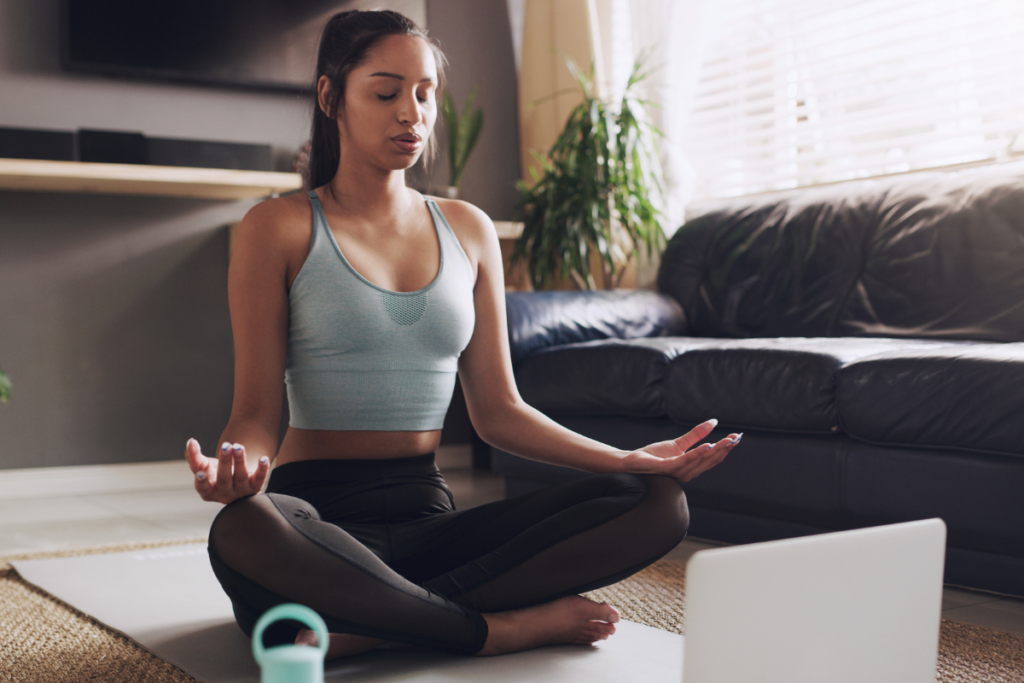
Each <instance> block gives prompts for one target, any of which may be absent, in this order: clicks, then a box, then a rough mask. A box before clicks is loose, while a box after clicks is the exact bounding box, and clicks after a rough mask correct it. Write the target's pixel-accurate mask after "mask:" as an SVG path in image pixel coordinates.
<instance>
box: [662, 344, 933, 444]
mask: <svg viewBox="0 0 1024 683" xmlns="http://www.w3.org/2000/svg"><path fill="white" fill-rule="evenodd" d="M947 344H948V343H947V342H930V341H910V340H904V339H884V338H853V337H848V338H844V337H824V338H822V337H819V338H802V337H785V338H775V339H731V340H718V341H717V343H715V344H708V345H704V346H701V347H699V348H696V347H695V348H693V349H692V350H688V351H687V352H686V353H684V354H682V355H679V356H678V357H677V358H675V360H673V361H672V363H671V365H670V366H669V368H668V376H667V379H666V381H665V412H666V414H667V415H668V416H669V417H670V418H672V419H673V420H675V421H676V422H680V423H694V422H700V421H702V420H707V419H710V418H717V419H718V420H719V421H721V422H722V424H725V425H730V426H731V427H733V428H749V429H762V430H768V431H786V432H811V433H814V432H819V433H828V432H834V431H838V430H839V424H840V423H839V414H838V412H837V410H836V402H835V387H836V379H835V378H836V372H837V371H838V370H839V368H840V367H841V366H843V365H844V364H845V363H849V362H851V361H854V360H856V359H858V358H864V357H867V356H872V355H875V354H878V353H881V352H884V351H893V350H896V349H905V348H910V349H925V348H936V347H939V346H943V345H947Z"/></svg>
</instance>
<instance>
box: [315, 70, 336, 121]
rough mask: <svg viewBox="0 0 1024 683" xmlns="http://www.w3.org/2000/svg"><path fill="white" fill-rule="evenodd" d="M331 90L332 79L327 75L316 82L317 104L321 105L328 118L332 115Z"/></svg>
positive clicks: (321, 109)
mask: <svg viewBox="0 0 1024 683" xmlns="http://www.w3.org/2000/svg"><path fill="white" fill-rule="evenodd" d="M331 90H332V88H331V79H330V78H328V77H327V76H321V77H320V78H319V79H318V80H317V82H316V99H317V104H318V106H319V107H320V111H322V112H323V113H324V115H325V116H327V118H330V117H331V114H330V106H331V105H330V100H331Z"/></svg>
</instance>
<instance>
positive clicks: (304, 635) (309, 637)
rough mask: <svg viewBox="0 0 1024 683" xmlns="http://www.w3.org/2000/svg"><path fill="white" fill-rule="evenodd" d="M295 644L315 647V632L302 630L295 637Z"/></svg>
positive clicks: (316, 640) (316, 641) (317, 641)
mask: <svg viewBox="0 0 1024 683" xmlns="http://www.w3.org/2000/svg"><path fill="white" fill-rule="evenodd" d="M295 644H296V645H309V646H310V647H316V646H317V645H318V644H319V640H318V639H317V637H316V632H315V631H310V630H309V629H308V628H304V629H301V630H300V631H299V633H298V635H296V636H295Z"/></svg>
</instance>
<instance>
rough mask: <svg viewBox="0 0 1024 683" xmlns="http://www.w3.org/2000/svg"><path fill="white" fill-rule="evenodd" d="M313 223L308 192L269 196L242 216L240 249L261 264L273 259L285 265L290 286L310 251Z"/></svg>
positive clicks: (278, 264)
mask: <svg viewBox="0 0 1024 683" xmlns="http://www.w3.org/2000/svg"><path fill="white" fill-rule="evenodd" d="M312 222H313V213H312V209H311V208H310V205H309V197H308V196H307V195H306V193H305V192H296V193H293V194H290V195H286V196H283V197H272V198H270V199H265V200H263V201H262V202H260V203H259V204H256V205H255V206H253V207H252V208H250V209H249V211H247V212H246V214H245V217H244V218H242V222H241V223H240V224H239V226H238V234H237V235H236V248H238V247H241V249H242V250H243V251H244V252H245V253H247V254H248V257H249V258H252V259H254V260H257V261H260V262H261V263H264V264H265V263H267V261H268V260H273V261H275V265H276V266H277V267H281V266H284V267H285V268H286V272H287V276H288V277H287V282H288V284H289V286H290V284H291V281H292V280H293V279H294V276H295V275H296V274H297V273H298V270H299V268H301V267H302V263H303V262H304V261H305V259H306V256H307V255H308V253H309V244H310V237H311V233H312ZM282 261H283V263H282Z"/></svg>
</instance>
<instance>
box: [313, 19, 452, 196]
mask: <svg viewBox="0 0 1024 683" xmlns="http://www.w3.org/2000/svg"><path fill="white" fill-rule="evenodd" d="M387 36H416V37H418V38H422V39H423V40H424V41H426V43H427V45H428V46H430V49H431V51H433V53H434V61H435V62H436V63H437V80H438V84H437V90H438V92H440V91H441V90H442V89H443V88H444V86H445V77H444V68H445V66H446V64H447V60H446V59H445V56H444V53H443V52H441V48H440V47H438V46H437V44H436V43H434V41H433V40H432V39H431V38H429V37H428V36H427V33H426V31H424V30H422V29H421V28H420V27H419V26H417V25H416V24H415V23H414V22H413V21H412V20H411V19H409V18H408V17H406V16H403V15H401V14H399V13H398V12H393V11H391V10H370V11H361V10H349V11H346V12H338V13H337V14H335V15H334V16H332V17H331V18H330V19H329V20H328V21H327V25H326V26H324V30H323V33H322V34H321V35H320V49H319V54H318V56H317V59H316V77H315V78H314V79H313V130H312V135H311V136H310V149H309V162H308V166H307V168H306V172H305V176H306V177H305V181H306V186H307V188H308V189H313V188H317V187H320V186H321V185H325V184H327V183H329V182H330V181H331V179H332V178H334V176H335V174H337V172H338V163H339V161H340V159H339V153H340V148H339V147H340V141H339V139H338V124H337V123H336V122H335V120H336V119H337V117H338V109H339V108H340V107H341V106H343V103H344V101H345V82H346V80H347V79H348V75H349V74H350V73H351V72H352V70H353V69H355V68H356V67H358V66H359V65H360V64H362V63H363V62H364V61H366V57H367V54H368V53H369V51H370V50H371V49H372V48H373V47H374V46H375V45H376V44H377V43H378V42H380V41H381V40H382V39H383V38H385V37H387ZM321 76H327V78H328V79H329V80H330V82H331V90H330V95H329V112H330V117H329V118H328V116H327V114H324V112H323V111H322V110H321V109H320V102H319V99H318V95H317V87H316V84H317V83H318V82H319V81H320V77H321ZM436 153H437V142H436V140H435V136H433V135H431V136H430V138H429V139H428V140H427V147H426V149H425V150H424V152H423V155H424V162H425V163H429V162H430V161H431V160H433V158H434V155H435V154H436Z"/></svg>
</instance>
